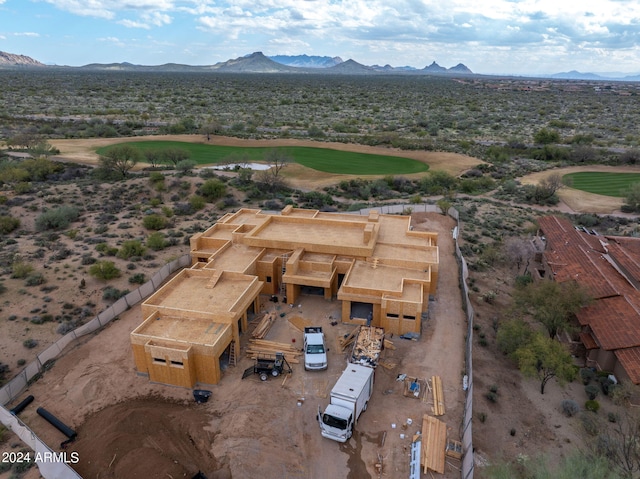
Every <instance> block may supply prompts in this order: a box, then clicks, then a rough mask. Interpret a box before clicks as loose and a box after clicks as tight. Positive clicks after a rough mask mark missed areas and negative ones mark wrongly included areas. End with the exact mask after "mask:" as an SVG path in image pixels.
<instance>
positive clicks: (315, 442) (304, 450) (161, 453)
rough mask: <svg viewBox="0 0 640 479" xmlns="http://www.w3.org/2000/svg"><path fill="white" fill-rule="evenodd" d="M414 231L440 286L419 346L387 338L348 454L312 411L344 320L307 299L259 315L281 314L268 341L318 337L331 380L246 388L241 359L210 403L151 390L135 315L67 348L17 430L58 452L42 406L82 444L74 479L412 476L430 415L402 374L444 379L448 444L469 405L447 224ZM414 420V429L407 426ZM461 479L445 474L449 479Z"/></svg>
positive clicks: (431, 222) (335, 356)
mask: <svg viewBox="0 0 640 479" xmlns="http://www.w3.org/2000/svg"><path fill="white" fill-rule="evenodd" d="M413 224H414V228H415V229H416V230H430V231H437V232H438V233H439V234H440V236H439V245H440V261H441V263H440V276H439V284H438V291H437V295H436V297H435V298H434V301H432V302H431V305H430V318H429V320H428V321H427V322H426V324H424V327H423V333H422V335H421V337H420V339H419V340H418V341H412V340H405V339H401V338H397V337H396V338H392V339H391V340H392V342H393V344H394V345H395V348H396V349H390V348H388V349H386V350H385V351H384V353H383V357H384V359H385V360H386V362H387V363H388V364H396V366H395V367H393V368H391V369H387V368H384V367H381V366H379V367H378V369H377V371H376V380H375V381H376V382H375V386H374V395H373V397H372V400H371V401H370V404H369V408H368V409H367V411H366V412H365V413H364V414H363V415H362V417H361V421H360V422H359V423H358V425H357V431H356V433H355V434H354V437H353V438H352V439H351V440H350V441H348V442H347V443H345V444H344V445H342V444H339V443H336V442H333V441H330V440H328V439H324V438H322V437H321V435H320V431H319V428H318V425H317V422H316V411H317V408H318V406H321V407H322V408H324V406H325V405H326V404H327V403H328V394H329V391H330V390H331V387H332V386H333V384H334V383H335V381H336V379H337V378H338V376H339V375H340V373H341V372H342V370H343V368H344V365H345V363H346V355H345V353H344V352H342V351H341V349H340V347H339V346H338V340H339V338H340V337H342V336H343V335H344V334H347V333H348V332H350V331H351V330H352V327H351V326H347V325H342V324H341V323H338V324H337V325H335V326H332V325H331V321H332V319H333V318H339V317H340V303H339V302H338V301H337V300H334V301H327V300H325V299H323V298H322V297H318V296H306V297H303V300H302V301H301V302H300V308H298V305H296V306H295V307H294V308H291V307H289V306H287V305H283V304H277V305H276V304H274V303H271V302H269V301H265V303H264V308H265V310H268V309H269V308H280V309H278V311H277V312H278V316H279V318H278V321H277V324H276V325H275V326H274V327H273V328H272V330H271V331H270V333H269V336H268V339H274V340H278V341H286V342H289V343H292V344H296V345H300V344H301V341H302V333H301V332H300V331H298V330H297V329H296V328H295V327H293V326H292V325H291V323H290V322H289V321H288V320H287V317H289V316H290V315H291V314H295V315H299V316H302V317H303V318H308V319H311V320H313V321H314V322H315V323H317V324H318V325H320V326H323V327H324V329H325V330H326V332H327V336H328V347H329V349H330V351H329V364H330V365H329V369H328V370H327V371H322V372H306V371H304V368H303V367H302V365H301V364H294V365H293V369H294V372H293V375H292V376H291V377H290V378H289V379H288V380H287V381H283V379H282V378H276V379H269V380H268V381H266V382H261V381H259V379H258V378H257V377H249V378H247V379H244V380H242V379H241V376H242V371H243V370H244V369H245V368H246V367H249V366H250V365H251V364H252V362H251V360H250V359H248V358H245V357H243V355H242V354H241V356H240V357H241V361H240V362H239V364H238V365H237V366H235V367H228V368H227V369H226V370H225V372H224V375H223V378H222V381H221V382H220V383H219V384H218V385H216V386H213V387H211V388H210V389H211V390H212V392H213V394H212V398H211V399H210V400H209V402H207V403H206V404H195V401H194V400H193V396H192V392H191V390H185V389H181V388H176V387H170V386H163V385H159V384H150V383H149V381H148V379H147V378H144V377H141V376H138V375H137V374H136V372H135V369H134V363H133V357H132V353H131V349H130V343H129V333H130V332H131V331H132V330H133V329H134V328H135V327H136V325H137V324H138V323H139V322H140V320H141V318H140V310H139V308H137V307H134V308H132V309H131V310H130V311H127V312H126V313H125V314H123V315H122V316H121V317H120V319H119V320H118V321H115V322H113V323H112V324H111V325H109V326H108V327H107V328H105V329H104V330H103V331H102V332H100V333H99V334H98V335H96V336H95V337H93V338H91V339H89V340H88V341H86V342H85V343H84V344H81V345H79V346H76V347H74V348H72V349H71V350H70V351H69V352H68V353H67V354H66V355H65V356H64V357H62V358H60V359H59V360H58V361H57V362H56V364H55V366H54V367H53V368H52V369H50V370H49V371H47V372H46V373H45V374H44V376H43V378H42V379H40V380H39V381H38V382H36V383H34V384H33V385H32V386H31V387H30V388H29V390H28V391H25V392H24V394H23V396H22V397H24V396H26V395H28V394H32V395H34V397H35V398H36V399H35V402H34V404H35V405H34V406H33V407H28V408H27V409H26V410H25V411H24V412H23V413H21V419H22V420H23V421H24V422H25V423H26V424H27V425H28V426H29V427H31V428H32V429H33V430H34V431H35V433H36V434H37V435H38V436H40V437H41V438H42V439H43V440H45V442H47V443H48V444H49V445H50V446H51V447H52V448H53V449H54V450H59V449H58V445H59V443H60V442H61V441H62V440H64V437H62V436H61V434H60V433H59V432H58V431H57V430H55V429H54V428H52V427H51V426H50V425H49V424H47V423H46V422H45V421H44V420H43V419H42V418H40V417H39V416H38V415H37V414H36V407H38V406H43V407H45V408H46V409H48V410H49V411H51V412H52V413H53V414H55V415H56V416H58V417H59V418H60V419H61V420H62V421H64V422H65V423H66V424H68V425H69V426H71V427H73V428H75V429H76V430H77V432H78V440H77V441H76V442H75V443H74V444H72V445H71V446H70V448H69V449H67V451H76V452H78V454H79V456H80V463H79V464H78V466H77V470H78V471H79V472H80V473H81V474H82V475H83V477H87V478H89V477H92V478H93V477H97V478H116V477H118V478H122V477H126V478H129V477H131V478H135V477H140V478H143V477H144V478H148V477H166V474H171V477H174V478H175V477H191V476H190V475H193V474H195V473H196V472H197V471H198V470H201V471H202V472H204V473H205V474H207V476H208V477H209V478H212V477H216V478H228V477H229V478H230V477H240V478H244V477H264V478H307V479H315V478H317V479H325V478H327V477H346V478H353V479H360V478H366V477H379V476H378V474H377V473H376V471H375V469H374V464H375V463H376V462H378V461H379V459H380V458H382V460H383V464H384V472H385V477H408V471H409V459H410V457H409V453H410V442H411V437H412V436H413V434H415V433H416V432H418V431H419V430H420V427H421V418H422V415H423V414H425V413H429V414H430V413H431V407H432V397H431V396H430V395H427V396H426V397H425V399H424V400H422V399H415V398H413V397H405V396H404V395H403V390H404V386H403V383H401V382H398V381H397V380H396V377H397V375H398V374H401V373H404V374H407V375H409V376H414V377H419V378H430V377H431V376H432V375H440V376H441V377H442V380H443V386H444V399H445V407H446V414H445V415H444V416H442V418H441V419H442V420H444V421H445V422H446V423H447V426H448V433H449V436H450V437H451V438H453V439H459V431H458V428H459V426H460V424H461V415H462V410H463V400H464V394H463V391H462V384H461V371H462V369H463V356H464V353H463V351H464V335H465V320H464V315H463V313H462V310H461V305H460V293H459V289H458V280H457V274H458V273H457V265H456V263H455V259H454V256H453V254H452V252H453V243H452V238H451V230H452V228H453V226H454V223H453V221H452V220H451V219H450V218H447V217H444V216H442V215H438V214H430V213H427V214H425V213H420V214H416V215H414V218H413ZM281 313H284V316H283V317H280V314H281ZM247 337H248V335H245V336H243V340H244V341H246V340H247ZM243 352H244V348H243ZM22 397H20V398H18V399H17V401H19V400H21V399H22ZM409 418H410V419H412V421H413V424H412V425H411V426H407V427H403V425H406V424H407V419H409ZM394 424H395V425H396V427H395V428H394V427H393V425H394ZM401 435H404V437H401ZM450 462H451V464H454V463H456V461H455V460H450ZM457 466H459V464H457ZM459 474H460V473H459V471H458V470H456V469H455V467H453V466H452V465H448V466H447V469H446V474H445V476H444V477H450V478H457V477H459Z"/></svg>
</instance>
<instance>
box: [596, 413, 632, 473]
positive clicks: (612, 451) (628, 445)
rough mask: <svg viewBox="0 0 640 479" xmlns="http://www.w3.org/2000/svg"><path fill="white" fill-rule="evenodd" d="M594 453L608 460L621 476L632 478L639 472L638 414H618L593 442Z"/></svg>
mask: <svg viewBox="0 0 640 479" xmlns="http://www.w3.org/2000/svg"><path fill="white" fill-rule="evenodd" d="M594 447H595V452H596V454H599V455H601V456H603V457H605V458H607V459H608V460H609V463H610V464H612V465H613V466H614V467H615V469H617V470H618V471H620V473H621V474H622V476H623V477H625V478H628V479H633V478H635V477H638V473H640V416H639V415H638V414H637V413H634V412H626V413H625V414H623V415H622V416H618V417H617V418H616V421H615V422H613V423H612V424H611V425H609V427H608V428H606V430H605V431H604V432H602V433H601V434H599V435H598V438H597V440H596V441H595V444H594Z"/></svg>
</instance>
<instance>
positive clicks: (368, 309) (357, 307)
mask: <svg viewBox="0 0 640 479" xmlns="http://www.w3.org/2000/svg"><path fill="white" fill-rule="evenodd" d="M350 317H351V318H352V319H353V318H361V319H366V320H368V321H371V318H373V304H372V303H358V302H356V301H354V302H352V303H351V315H350Z"/></svg>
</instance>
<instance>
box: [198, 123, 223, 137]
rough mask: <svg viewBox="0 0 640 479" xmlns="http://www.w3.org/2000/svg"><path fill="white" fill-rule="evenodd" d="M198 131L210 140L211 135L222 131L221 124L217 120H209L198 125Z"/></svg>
mask: <svg viewBox="0 0 640 479" xmlns="http://www.w3.org/2000/svg"><path fill="white" fill-rule="evenodd" d="M200 132H201V133H202V134H203V135H204V136H206V137H207V141H210V140H211V135H217V134H218V133H221V132H222V125H221V124H220V122H219V121H217V120H209V121H208V122H206V123H205V124H204V125H202V126H201V127H200Z"/></svg>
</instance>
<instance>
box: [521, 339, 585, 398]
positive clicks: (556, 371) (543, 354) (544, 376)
mask: <svg viewBox="0 0 640 479" xmlns="http://www.w3.org/2000/svg"><path fill="white" fill-rule="evenodd" d="M514 357H515V358H516V361H517V362H518V368H519V369H520V371H521V372H522V374H523V375H524V376H527V377H532V378H536V379H538V380H539V381H540V394H544V388H545V386H546V385H547V383H548V382H549V380H551V379H552V378H556V379H558V381H559V382H560V383H561V384H562V383H564V382H568V381H573V379H574V378H575V376H576V368H575V367H574V366H573V358H572V357H571V354H570V353H569V351H568V350H567V349H566V348H565V347H564V345H562V344H561V343H560V342H558V341H556V340H554V339H551V338H549V337H548V336H546V335H544V334H542V333H534V334H533V336H532V337H531V339H530V340H529V341H528V342H527V343H525V344H523V345H522V346H520V347H519V348H518V349H517V350H516V352H515V353H514Z"/></svg>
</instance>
